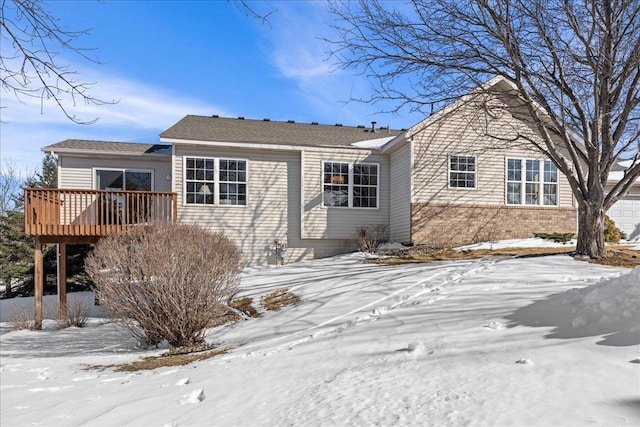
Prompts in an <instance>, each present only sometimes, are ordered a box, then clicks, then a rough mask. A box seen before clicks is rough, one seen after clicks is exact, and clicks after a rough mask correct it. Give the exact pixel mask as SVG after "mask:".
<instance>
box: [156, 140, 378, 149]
mask: <svg viewBox="0 0 640 427" xmlns="http://www.w3.org/2000/svg"><path fill="white" fill-rule="evenodd" d="M160 141H162V142H170V143H171V144H184V145H204V146H208V147H227V148H229V147H231V148H245V149H247V148H254V149H258V150H279V151H307V150H327V151H335V150H336V149H340V150H366V151H372V149H371V148H361V147H354V146H351V145H287V144H261V143H257V142H224V141H202V140H196V139H175V138H160Z"/></svg>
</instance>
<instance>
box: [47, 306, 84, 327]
mask: <svg viewBox="0 0 640 427" xmlns="http://www.w3.org/2000/svg"><path fill="white" fill-rule="evenodd" d="M90 311H91V307H90V306H89V304H88V303H87V302H85V301H82V300H77V301H72V302H71V303H70V304H67V310H66V313H60V312H58V314H57V315H56V317H55V322H56V326H57V327H58V329H64V328H69V327H71V326H75V327H77V328H82V327H84V326H86V325H87V321H88V320H89V312H90Z"/></svg>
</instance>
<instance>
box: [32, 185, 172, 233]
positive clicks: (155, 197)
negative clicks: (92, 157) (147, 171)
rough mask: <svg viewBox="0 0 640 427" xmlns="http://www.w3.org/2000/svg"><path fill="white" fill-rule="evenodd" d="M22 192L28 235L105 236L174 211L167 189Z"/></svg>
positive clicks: (165, 218)
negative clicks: (160, 190)
mask: <svg viewBox="0 0 640 427" xmlns="http://www.w3.org/2000/svg"><path fill="white" fill-rule="evenodd" d="M24 195H25V197H24V200H25V209H24V212H25V215H24V221H25V233H26V234H29V235H37V236H106V235H109V234H115V233H122V232H124V231H126V230H127V229H128V228H130V227H134V226H140V225H150V224H153V223H157V222H171V221H175V220H176V215H177V197H176V194H175V193H170V192H157V191H111V190H75V189H60V188H25V189H24Z"/></svg>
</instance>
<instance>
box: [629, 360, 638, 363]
mask: <svg viewBox="0 0 640 427" xmlns="http://www.w3.org/2000/svg"><path fill="white" fill-rule="evenodd" d="M629 362H630V363H640V359H633V360H629Z"/></svg>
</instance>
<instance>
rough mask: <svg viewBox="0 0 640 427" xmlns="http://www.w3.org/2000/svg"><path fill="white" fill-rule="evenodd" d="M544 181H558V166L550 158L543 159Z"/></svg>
mask: <svg viewBox="0 0 640 427" xmlns="http://www.w3.org/2000/svg"><path fill="white" fill-rule="evenodd" d="M544 182H558V168H557V167H556V165H554V164H553V163H552V162H551V160H545V161H544Z"/></svg>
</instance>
